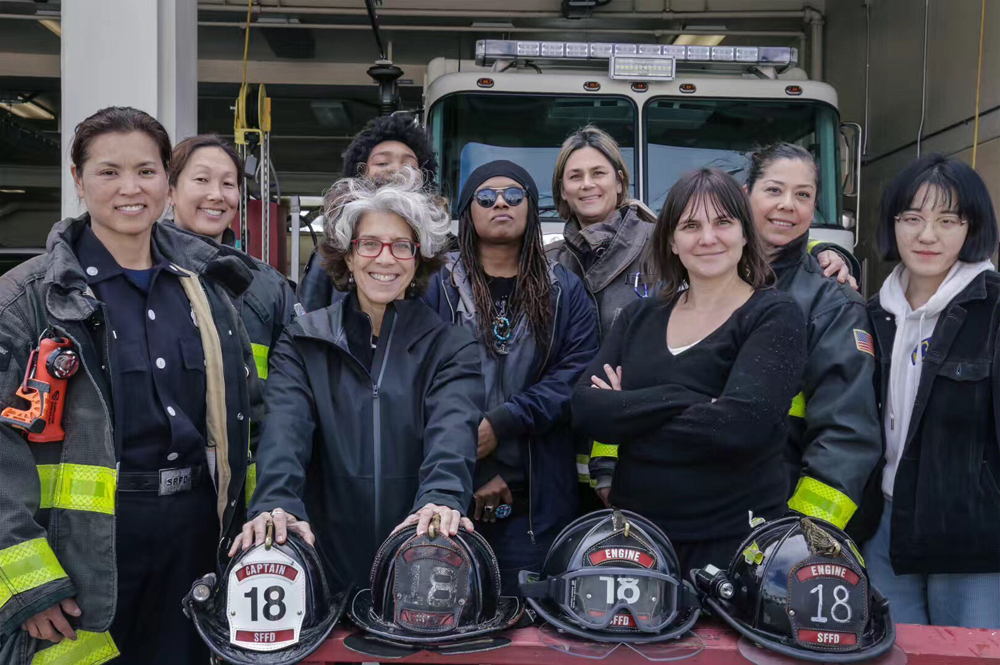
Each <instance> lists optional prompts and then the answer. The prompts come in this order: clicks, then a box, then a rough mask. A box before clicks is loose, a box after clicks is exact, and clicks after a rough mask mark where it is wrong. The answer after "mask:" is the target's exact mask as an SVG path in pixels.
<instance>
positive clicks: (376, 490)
mask: <svg viewBox="0 0 1000 665" xmlns="http://www.w3.org/2000/svg"><path fill="white" fill-rule="evenodd" d="M379 184H380V185H382V186H378V185H377V184H376V183H373V182H371V181H367V180H360V179H344V180H341V181H339V182H337V183H335V184H334V186H333V187H332V188H331V189H330V191H329V192H328V193H327V195H326V200H325V215H326V235H325V239H324V241H323V244H322V245H321V246H320V249H321V251H322V253H323V257H324V265H325V267H326V270H327V271H328V272H329V273H330V276H331V277H332V279H333V281H334V284H335V285H336V286H337V288H338V289H340V290H343V291H347V292H348V295H347V297H346V298H344V299H343V300H341V301H339V302H337V303H335V304H333V305H330V306H328V307H326V308H323V309H319V310H316V311H313V312H309V313H308V314H305V315H302V316H299V317H298V318H297V319H296V321H295V322H294V323H292V324H291V325H289V326H288V327H286V328H285V331H284V333H282V336H281V338H280V339H279V340H278V343H277V345H276V346H275V348H274V350H273V351H272V353H271V365H270V372H269V376H268V380H267V387H266V392H265V401H266V403H267V405H268V418H267V420H266V421H265V423H264V426H263V428H262V433H261V441H260V445H259V448H258V451H257V456H258V469H259V471H258V479H257V491H256V492H255V493H254V495H253V500H252V502H251V504H250V512H249V515H250V517H252V520H251V521H250V522H247V523H246V524H245V525H244V527H243V533H242V534H241V536H240V537H239V538H238V539H237V540H236V542H235V543H234V544H233V547H232V549H231V551H230V554H235V553H236V552H237V551H238V548H240V547H242V548H243V549H246V548H248V547H249V546H250V545H251V544H253V543H262V542H263V541H264V533H265V527H266V524H267V521H268V520H273V521H274V525H275V537H276V538H277V540H278V542H283V540H284V537H285V535H286V530H287V529H291V530H293V531H296V532H298V533H299V534H301V535H302V536H303V537H305V538H306V540H308V541H309V542H313V541H314V540H318V541H319V544H318V547H317V549H318V550H319V552H320V556H322V557H323V560H324V562H325V564H326V571H327V573H328V574H329V575H330V577H331V579H332V580H333V581H334V583H335V584H336V585H337V586H339V587H341V588H343V587H346V586H347V585H352V584H356V585H360V586H362V587H364V586H367V583H368V575H369V571H370V569H371V564H372V560H373V559H374V557H375V552H376V551H377V549H378V547H379V545H380V544H381V543H382V542H383V541H384V540H385V538H386V537H387V536H389V534H390V533H391V532H392V531H393V529H394V528H397V527H398V526H401V525H403V524H417V531H418V533H421V534H422V533H424V532H425V531H426V530H427V526H428V524H429V523H430V520H431V518H432V517H433V516H434V515H440V516H441V529H442V531H447V532H448V533H449V534H452V535H454V534H455V533H457V532H458V528H459V525H460V524H464V525H465V526H466V528H468V529H470V530H471V529H472V523H471V522H469V520H468V519H466V518H464V517H462V515H464V513H465V510H466V508H467V507H468V505H469V504H470V503H471V501H472V489H473V488H472V472H473V467H474V465H475V459H476V433H477V428H478V427H479V420H480V414H482V412H483V406H484V399H483V380H482V375H481V373H480V365H479V353H478V351H477V349H476V344H475V340H473V339H472V336H471V335H469V333H468V332H467V331H465V330H462V329H460V328H457V327H455V326H450V325H448V324H446V323H444V322H443V321H441V319H440V317H439V316H437V314H435V312H434V311H432V310H431V309H430V308H429V307H427V305H426V304H424V303H423V302H422V301H421V300H420V299H419V296H420V295H421V293H422V292H423V290H424V288H425V287H426V285H427V281H428V279H429V278H430V276H431V275H432V274H434V272H435V271H437V270H438V269H439V268H440V266H441V256H440V254H439V252H440V250H441V248H442V247H443V246H444V242H445V237H446V234H447V233H448V228H449V226H450V220H449V216H448V214H447V213H446V212H445V211H443V210H442V209H441V208H440V207H438V206H437V205H436V204H435V202H434V201H433V200H432V199H431V198H430V197H429V195H428V194H427V193H426V192H425V191H424V190H423V189H422V188H421V178H420V176H419V174H418V173H417V172H415V171H414V170H413V169H403V170H402V171H400V172H399V173H398V174H396V175H395V176H393V178H392V179H391V180H390V182H389V183H388V184H384V182H380V183H379ZM313 528H315V532H316V535H315V538H314V536H313V534H312V531H313Z"/></svg>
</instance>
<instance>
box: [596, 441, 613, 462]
mask: <svg viewBox="0 0 1000 665" xmlns="http://www.w3.org/2000/svg"><path fill="white" fill-rule="evenodd" d="M590 456H591V457H614V458H615V459H618V446H610V445H608V444H606V443H600V442H599V441H594V447H593V448H592V449H591V450H590Z"/></svg>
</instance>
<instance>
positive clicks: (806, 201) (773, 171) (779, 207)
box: [750, 159, 816, 250]
mask: <svg viewBox="0 0 1000 665" xmlns="http://www.w3.org/2000/svg"><path fill="white" fill-rule="evenodd" d="M750 205H751V207H752V208H753V217H754V224H755V225H756V227H757V232H758V233H760V237H761V240H762V241H763V242H764V246H765V248H766V249H768V250H773V249H775V248H777V247H784V246H785V245H787V244H788V243H790V242H792V241H793V240H796V239H797V238H800V237H802V236H803V235H805V234H806V233H809V225H810V224H812V219H813V213H814V212H816V167H815V165H813V164H811V163H809V162H807V161H805V160H802V159H777V160H775V161H773V162H771V163H770V164H768V165H767V167H766V168H764V170H763V172H762V173H761V175H760V178H758V179H757V182H755V183H754V186H753V189H752V190H751V191H750Z"/></svg>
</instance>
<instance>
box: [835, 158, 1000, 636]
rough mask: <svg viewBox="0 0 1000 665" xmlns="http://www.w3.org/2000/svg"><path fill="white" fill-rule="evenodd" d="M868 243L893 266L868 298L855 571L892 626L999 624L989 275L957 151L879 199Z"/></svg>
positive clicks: (994, 330)
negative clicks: (872, 377)
mask: <svg viewBox="0 0 1000 665" xmlns="http://www.w3.org/2000/svg"><path fill="white" fill-rule="evenodd" d="M878 243H879V250H880V252H881V254H882V256H883V258H885V259H887V260H898V261H900V263H899V265H897V266H896V268H895V269H894V270H893V271H892V274H891V275H889V277H888V279H886V281H885V283H884V284H883V285H882V289H881V290H880V292H879V294H878V295H877V296H876V297H875V298H873V299H872V301H871V302H870V303H869V312H870V314H871V318H872V324H873V328H874V332H875V335H874V340H868V343H869V344H873V345H874V347H875V349H876V350H877V353H878V355H879V358H880V360H879V376H878V378H877V380H876V384H877V386H878V389H879V391H880V392H879V402H880V403H879V407H880V411H881V416H882V421H883V422H882V427H883V433H884V439H885V460H884V468H883V469H882V471H881V473H880V474H879V473H876V474H875V477H874V478H873V479H872V482H871V483H870V489H872V490H874V491H873V492H871V493H870V494H869V497H866V501H865V505H863V507H862V511H861V512H862V513H863V514H865V515H866V516H867V517H868V524H869V526H870V527H874V536H873V537H872V538H871V540H870V541H869V542H868V543H867V544H866V545H865V547H864V549H863V551H864V555H865V558H866V560H867V563H868V572H869V575H870V576H871V580H872V582H873V583H874V584H875V585H876V586H877V587H878V588H879V589H880V590H881V591H882V592H883V593H884V594H885V595H886V597H888V598H889V600H890V602H891V603H892V613H893V617H894V618H895V620H896V621H898V622H902V623H921V624H934V625H950V626H965V627H970V628H971V627H977V628H1000V489H998V487H997V485H998V478H1000V334H998V328H1000V275H998V274H997V272H996V271H995V269H994V267H993V264H992V263H991V262H990V261H989V258H990V257H991V256H992V255H993V254H994V253H995V252H996V251H997V244H998V234H997V220H996V214H995V212H994V208H993V205H992V203H991V201H990V195H989V192H988V191H987V189H986V185H985V184H984V183H983V181H982V179H981V178H980V177H979V175H978V174H977V173H976V172H975V171H974V170H973V169H972V168H971V167H969V166H968V165H966V164H964V163H963V162H960V161H958V160H955V159H946V158H944V157H942V156H940V155H928V156H926V157H923V158H920V159H918V160H916V161H915V162H913V163H912V164H910V165H909V166H908V167H907V168H905V169H904V170H903V171H902V172H901V173H900V174H899V176H898V177H897V178H896V179H895V181H893V182H892V183H891V184H890V185H889V187H888V188H887V189H886V190H885V192H884V194H883V197H882V211H881V219H880V226H879V230H878ZM872 495H874V496H872ZM880 507H881V508H882V510H881V518H880V519H879V518H878V513H879V508H880ZM876 521H877V527H876V526H875V524H876ZM859 522H861V524H859V525H858V526H859V527H861V528H863V526H864V524H863V523H864V519H863V518H861V519H860V520H859ZM852 526H854V525H852ZM870 531H871V528H870V529H869V532H870Z"/></svg>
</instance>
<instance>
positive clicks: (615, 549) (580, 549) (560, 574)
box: [520, 510, 700, 642]
mask: <svg viewBox="0 0 1000 665" xmlns="http://www.w3.org/2000/svg"><path fill="white" fill-rule="evenodd" d="M520 582H521V593H522V594H524V596H525V598H526V599H527V601H528V603H529V604H530V605H531V607H532V608H533V609H534V610H535V611H536V612H538V614H540V615H541V616H542V618H544V619H545V620H546V621H548V622H549V623H551V624H553V625H554V626H556V627H558V628H560V629H562V630H565V631H566V632H568V633H571V634H573V635H577V636H579V637H584V638H586V639H590V640H597V641H601V642H660V641H664V640H671V639H676V638H678V637H680V636H681V635H683V634H684V633H686V632H687V631H688V630H690V629H691V627H692V626H693V625H694V623H695V622H696V621H697V620H698V615H699V613H700V610H699V603H698V599H697V594H696V593H695V591H694V588H693V587H692V586H691V585H690V583H688V582H686V581H684V579H683V575H682V573H681V570H680V563H679V562H678V559H677V554H676V553H675V552H674V547H673V545H671V544H670V540H668V539H667V537H666V535H664V533H663V532H662V531H661V530H660V529H659V527H657V526H656V525H655V524H653V523H652V522H650V521H649V520H647V519H645V518H644V517H641V516H639V515H636V514H635V513H631V512H628V511H625V510H613V511H612V510H602V511H598V512H595V513H591V514H589V515H585V516H583V517H580V518H579V519H577V520H576V521H575V522H573V523H571V524H570V525H569V526H567V527H566V528H565V529H563V530H562V532H560V534H559V535H558V536H557V537H556V539H555V541H554V542H553V543H552V547H551V548H550V549H549V552H548V554H547V555H546V557H545V563H544V564H543V569H542V572H541V574H540V575H539V574H537V573H532V572H529V571H522V572H521V575H520Z"/></svg>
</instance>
